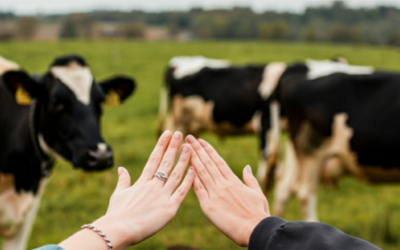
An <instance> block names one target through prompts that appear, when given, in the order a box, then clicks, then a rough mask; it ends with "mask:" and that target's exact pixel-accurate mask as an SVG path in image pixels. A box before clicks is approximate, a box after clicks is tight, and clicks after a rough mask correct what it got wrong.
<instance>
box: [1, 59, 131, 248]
mask: <svg viewBox="0 0 400 250" xmlns="http://www.w3.org/2000/svg"><path fill="white" fill-rule="evenodd" d="M134 88H135V83H134V81H133V80H132V79H130V78H125V77H115V78H112V79H109V80H106V81H104V82H102V83H100V84H96V82H95V80H94V79H93V76H92V74H91V72H90V68H89V67H88V65H87V64H86V62H85V61H84V59H83V58H81V57H79V56H74V55H71V56H64V57H59V58H57V59H56V60H55V61H54V62H53V63H52V65H51V67H50V70H49V71H48V72H47V73H46V74H44V75H41V76H35V77H31V76H29V75H28V74H27V73H25V72H24V71H22V70H21V69H20V68H19V66H18V65H17V64H15V63H12V62H9V61H7V60H5V59H3V58H0V138H1V140H0V235H1V236H2V237H4V238H5V239H4V242H3V245H4V246H3V249H4V250H23V249H25V247H26V243H27V240H28V238H29V234H30V230H31V227H32V224H33V222H34V218H35V215H36V212H37V209H38V207H39V199H40V195H41V193H42V192H43V187H44V184H45V182H46V180H47V177H48V176H49V174H50V172H51V169H52V167H53V163H54V160H55V159H56V158H63V159H65V160H67V161H69V162H72V163H73V165H74V166H75V167H80V168H82V169H84V170H85V171H97V170H103V169H107V168H110V167H111V166H112V165H113V154H112V151H111V148H110V146H108V145H107V144H106V143H105V142H104V140H103V138H102V136H101V134H100V123H99V120H100V116H101V113H102V108H101V104H102V103H103V102H107V103H109V104H118V103H119V102H122V101H123V100H125V99H126V98H127V97H128V96H130V95H131V94H132V92H133V90H134Z"/></svg>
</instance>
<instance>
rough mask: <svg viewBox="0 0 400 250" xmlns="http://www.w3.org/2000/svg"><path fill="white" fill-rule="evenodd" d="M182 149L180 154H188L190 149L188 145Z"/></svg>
mask: <svg viewBox="0 0 400 250" xmlns="http://www.w3.org/2000/svg"><path fill="white" fill-rule="evenodd" d="M182 147H183V149H182V152H183V153H187V152H189V150H190V147H189V146H188V145H183V146H182Z"/></svg>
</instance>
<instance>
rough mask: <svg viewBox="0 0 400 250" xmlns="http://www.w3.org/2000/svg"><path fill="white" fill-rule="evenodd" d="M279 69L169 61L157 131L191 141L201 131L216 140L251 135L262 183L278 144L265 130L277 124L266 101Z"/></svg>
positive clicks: (278, 66) (274, 135) (205, 61)
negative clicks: (255, 143) (258, 146)
mask: <svg viewBox="0 0 400 250" xmlns="http://www.w3.org/2000/svg"><path fill="white" fill-rule="evenodd" d="M285 68H286V66H285V64H283V63H270V64H268V65H266V66H247V67H233V66H231V65H230V63H229V62H228V61H225V60H216V59H208V58H205V57H201V56H197V57H176V58H173V59H172V60H171V61H170V62H169V66H168V69H167V71H166V75H165V83H166V84H165V86H164V89H163V91H162V93H161V101H160V123H159V132H160V133H161V132H162V131H164V130H165V129H170V130H172V131H174V130H179V131H181V132H182V133H183V134H184V135H187V134H192V135H194V136H196V137H198V136H199V133H201V132H203V131H210V132H213V133H215V134H217V135H218V136H220V137H224V136H228V135H240V134H247V133H256V134H258V135H259V137H260V141H261V162H260V165H259V170H258V173H257V176H258V177H259V178H260V179H261V180H262V181H263V180H264V177H265V175H266V174H265V173H266V169H267V168H269V167H268V166H269V165H271V164H273V162H274V161H275V159H276V154H277V146H278V140H279V129H277V130H274V131H272V130H271V127H272V126H271V125H270V124H271V123H274V122H278V120H271V119H270V116H271V114H274V113H276V114H277V112H279V110H277V106H276V105H272V107H271V109H270V107H269V106H270V105H269V98H268V97H269V96H270V94H271V93H272V91H273V90H274V87H275V85H276V84H277V82H278V80H279V76H280V75H281V74H282V72H283V71H284V70H285ZM168 106H170V107H169V110H168ZM168 111H169V112H168ZM273 117H277V115H275V116H273ZM274 127H275V128H278V127H279V126H274ZM267 141H268V142H269V143H268V148H267V147H266V146H267ZM267 160H268V162H267Z"/></svg>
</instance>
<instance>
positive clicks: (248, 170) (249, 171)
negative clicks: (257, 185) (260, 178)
mask: <svg viewBox="0 0 400 250" xmlns="http://www.w3.org/2000/svg"><path fill="white" fill-rule="evenodd" d="M244 170H245V171H246V172H247V173H249V174H251V175H253V171H252V170H251V167H250V165H247V166H246V167H244Z"/></svg>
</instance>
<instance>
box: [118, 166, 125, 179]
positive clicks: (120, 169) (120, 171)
mask: <svg viewBox="0 0 400 250" xmlns="http://www.w3.org/2000/svg"><path fill="white" fill-rule="evenodd" d="M123 172H124V168H123V167H119V168H118V171H117V173H118V177H120V176H121V174H122V173H123Z"/></svg>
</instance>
